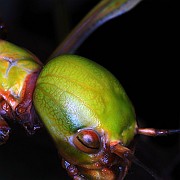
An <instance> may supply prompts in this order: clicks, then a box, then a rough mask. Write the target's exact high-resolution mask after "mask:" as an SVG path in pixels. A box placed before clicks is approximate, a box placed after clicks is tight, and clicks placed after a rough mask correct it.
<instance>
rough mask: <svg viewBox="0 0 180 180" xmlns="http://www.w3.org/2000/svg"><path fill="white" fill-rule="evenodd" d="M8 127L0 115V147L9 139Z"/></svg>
mask: <svg viewBox="0 0 180 180" xmlns="http://www.w3.org/2000/svg"><path fill="white" fill-rule="evenodd" d="M9 132H10V127H9V126H8V124H7V123H6V121H5V120H4V119H3V118H2V117H1V115H0V145H2V144H5V143H6V142H7V140H8V138H9Z"/></svg>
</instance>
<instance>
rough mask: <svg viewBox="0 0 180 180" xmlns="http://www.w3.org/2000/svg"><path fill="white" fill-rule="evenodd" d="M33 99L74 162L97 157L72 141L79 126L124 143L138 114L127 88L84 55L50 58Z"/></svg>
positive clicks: (47, 124)
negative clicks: (79, 148)
mask: <svg viewBox="0 0 180 180" xmlns="http://www.w3.org/2000/svg"><path fill="white" fill-rule="evenodd" d="M33 100H34V105H35V108H36V110H37V112H38V114H39V115H40V117H41V119H42V121H43V123H44V124H45V126H46V128H47V129H48V131H49V132H50V134H51V136H52V137H53V139H54V141H55V142H56V145H57V148H58V150H59V152H60V154H61V155H62V156H63V157H64V158H65V159H66V160H68V161H70V162H73V163H74V164H81V163H82V164H83V163H92V162H94V161H95V159H93V157H92V156H91V155H89V154H86V153H83V152H80V151H78V150H76V148H75V147H74V146H73V145H72V141H71V137H72V136H73V135H74V134H75V133H76V132H77V131H78V130H79V129H82V128H91V129H94V130H96V131H98V132H99V133H100V134H102V136H103V137H104V134H105V137H106V138H107V139H106V140H107V141H108V142H110V143H111V142H116V141H118V142H121V143H122V144H123V145H128V144H129V142H130V141H131V140H132V139H133V137H134V133H135V127H136V121H135V119H136V118H135V113H134V109H133V106H132V104H131V102H130V100H129V99H128V97H127V95H126V93H125V91H124V89H123V88H122V86H121V85H120V83H119V82H118V80H117V79H116V78H115V77H114V76H113V75H112V74H111V73H110V72H109V71H107V70H106V69H105V68H103V67H102V66H100V65H98V64H96V63H95V62H93V61H90V60H88V59H85V58H83V57H79V56H76V55H62V56H59V57H57V58H55V59H53V60H51V61H50V62H49V63H48V64H47V65H46V66H45V67H44V68H43V70H42V71H41V73H40V76H39V78H38V80H37V84H36V88H35V91H34V98H33Z"/></svg>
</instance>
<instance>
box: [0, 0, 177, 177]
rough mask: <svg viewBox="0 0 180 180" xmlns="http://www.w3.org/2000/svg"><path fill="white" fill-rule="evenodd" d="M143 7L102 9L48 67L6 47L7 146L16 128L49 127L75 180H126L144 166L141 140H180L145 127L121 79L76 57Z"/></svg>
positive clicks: (121, 4) (1, 109) (1, 108)
mask: <svg viewBox="0 0 180 180" xmlns="http://www.w3.org/2000/svg"><path fill="white" fill-rule="evenodd" d="M140 1H141V0H113V1H110V0H102V1H100V3H99V4H97V6H96V7H95V8H94V9H93V10H92V11H90V13H89V14H88V15H87V16H86V17H85V18H84V19H83V20H82V21H81V22H80V24H79V25H77V27H75V29H74V30H73V31H72V33H70V35H69V36H68V37H67V39H65V41H64V42H63V43H62V44H61V45H60V46H59V47H58V48H57V49H56V50H55V51H54V53H53V54H52V56H51V58H50V61H49V62H48V63H47V64H45V65H44V66H43V65H42V63H41V62H40V61H39V60H38V59H37V58H36V57H35V55H33V54H32V53H31V52H29V51H27V50H25V49H23V48H20V47H18V46H16V45H14V44H12V43H9V42H7V41H4V40H0V144H4V143H5V142H6V141H7V139H8V137H9V132H10V128H9V125H8V124H10V123H11V122H12V121H14V120H15V121H18V122H19V123H20V124H22V126H23V127H24V128H25V129H26V130H27V132H28V133H29V134H33V133H34V132H35V131H36V130H37V129H39V128H40V127H41V126H42V124H43V125H44V126H45V128H46V129H47V130H48V132H49V133H50V135H51V136H52V139H53V141H54V142H55V145H56V147H57V150H58V152H59V154H60V156H61V157H62V162H63V167H64V168H65V169H66V170H67V172H68V174H69V176H70V177H72V178H73V179H75V180H83V179H105V180H106V179H111V180H115V179H120V180H122V179H124V177H125V176H126V174H127V172H128V169H129V168H130V166H131V162H132V161H133V162H135V161H136V158H135V157H134V144H133V140H134V137H135V136H136V135H137V134H143V135H148V136H158V135H166V134H171V133H179V132H180V130H155V129H153V128H141V127H139V126H138V124H137V121H136V114H135V111H134V107H133V105H132V103H131V101H130V99H129V98H128V96H127V94H126V92H125V91H124V89H123V87H122V86H121V84H120V82H119V81H118V80H117V79H116V78H115V76H114V75H112V74H111V73H110V72H109V71H108V70H107V69H105V68H104V67H102V66H101V65H99V64H97V63H95V62H93V61H91V60H89V59H87V58H84V57H81V56H77V55H70V53H72V52H74V51H75V50H76V49H77V47H78V46H79V45H80V44H81V43H82V41H83V40H84V39H85V38H86V37H87V36H88V35H89V34H90V33H91V32H92V31H93V30H95V29H96V28H97V27H98V26H100V25H101V24H103V23H104V22H106V21H107V20H109V19H111V18H113V17H115V16H117V15H120V14H123V13H124V12H127V11H128V10H130V9H131V8H133V7H134V6H135V5H136V4H138V3H139V2H140ZM62 54H63V55H62ZM54 57H55V58H54ZM38 117H40V120H41V121H40V120H39V118H38Z"/></svg>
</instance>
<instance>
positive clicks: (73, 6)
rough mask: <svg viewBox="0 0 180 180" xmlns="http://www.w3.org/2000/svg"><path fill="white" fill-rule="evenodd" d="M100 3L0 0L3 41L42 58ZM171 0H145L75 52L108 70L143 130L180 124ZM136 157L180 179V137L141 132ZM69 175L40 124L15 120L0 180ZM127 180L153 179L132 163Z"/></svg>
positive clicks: (166, 178)
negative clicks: (30, 128)
mask: <svg viewBox="0 0 180 180" xmlns="http://www.w3.org/2000/svg"><path fill="white" fill-rule="evenodd" d="M97 2H98V1H97V0H66V1H65V0H64V1H61V0H31V1H30V0H29V1H28V0H27V1H25V0H13V1H12V0H0V17H1V18H2V19H3V20H4V22H5V24H6V25H7V29H8V37H7V40H8V41H10V42H12V43H15V44H17V45H19V46H22V47H25V48H27V49H29V50H30V51H32V52H33V53H34V54H36V55H37V56H38V57H39V58H40V60H41V61H43V62H44V63H45V62H46V60H47V58H48V57H49V56H50V54H51V53H52V52H53V50H54V49H55V48H56V47H57V45H58V43H59V42H60V41H61V40H62V39H63V38H64V37H65V36H66V34H67V33H68V32H69V31H70V29H72V28H73V27H74V26H75V25H76V24H77V23H78V22H79V20H80V19H81V18H82V17H83V16H84V15H85V14H86V13H87V12H88V11H89V10H90V9H91V8H92V7H93V6H94V5H95V4H96V3H97ZM176 7H177V4H176V3H175V1H172V0H146V1H143V2H142V3H140V4H139V5H138V6H137V7H136V8H134V9H133V10H131V11H130V12H128V13H127V14H124V15H122V16H120V17H117V18H115V19H113V20H111V21H109V22H107V23H106V24H104V25H103V26H101V27H100V28H98V29H97V30H96V31H95V32H94V33H93V34H92V35H91V36H90V37H89V38H88V39H87V40H86V41H85V42H84V43H83V44H82V46H81V47H80V48H79V49H78V50H77V51H76V54H79V55H82V56H84V57H87V58H89V59H91V60H94V61H96V62H98V63H99V64H101V65H103V66H104V67H106V68H107V69H108V70H110V71H111V72H112V73H113V74H114V75H115V76H116V77H117V78H118V79H119V81H120V82H121V84H122V85H123V87H124V88H125V90H126V92H127V94H128V96H129V97H130V99H131V101H132V103H133V104H134V107H135V110H136V114H137V120H138V124H139V126H141V127H154V128H165V129H176V128H179V126H180V124H179V122H180V120H179V118H180V114H179V87H178V85H179V83H178V82H179V75H178V74H179V65H178V59H179V12H178V11H176ZM136 140H137V148H136V153H135V154H136V156H137V157H138V159H139V160H141V161H142V162H143V163H144V164H145V165H147V166H148V167H149V168H150V169H152V170H154V171H155V172H156V173H157V174H159V175H161V176H162V179H163V180H176V179H179V178H180V137H179V135H172V136H168V137H157V138H152V137H144V136H140V137H139V136H138V137H137V138H136ZM1 179H2V180H50V179H51V180H58V179H68V177H67V174H66V172H65V170H64V169H63V168H62V167H61V162H60V160H59V158H58V155H57V151H56V149H55V147H54V144H53V142H52V140H51V138H50V137H49V135H48V134H47V132H46V130H45V129H42V130H40V131H39V132H38V133H37V134H36V135H34V136H32V137H29V136H27V135H26V133H25V132H24V130H23V129H22V128H21V127H19V126H18V125H14V127H12V133H11V137H10V140H9V141H8V143H7V144H5V145H3V146H1V147H0V180H1ZM126 179H127V180H131V179H142V180H145V179H146V180H148V179H153V178H152V177H151V176H150V175H149V174H148V173H146V171H144V170H143V169H142V168H140V167H138V166H136V165H134V164H133V165H132V168H131V170H130V172H129V174H128V175H127V177H126Z"/></svg>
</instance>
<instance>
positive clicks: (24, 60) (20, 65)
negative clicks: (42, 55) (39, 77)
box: [0, 40, 41, 110]
mask: <svg viewBox="0 0 180 180" xmlns="http://www.w3.org/2000/svg"><path fill="white" fill-rule="evenodd" d="M35 60H36V61H35ZM40 64H41V63H40V62H39V61H38V60H37V59H36V58H35V56H33V55H32V54H30V53H29V52H28V51H27V50H24V49H22V48H20V47H18V46H16V45H14V44H12V43H9V42H7V41H3V40H0V82H1V83H0V96H2V97H3V98H4V99H5V100H6V101H7V102H8V104H10V106H11V108H12V109H13V110H14V109H15V107H16V106H17V105H18V104H19V102H21V100H22V98H23V95H24V93H25V92H24V91H23V85H24V82H25V80H26V78H27V77H28V75H30V74H32V73H33V72H36V71H38V70H39V69H40Z"/></svg>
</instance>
